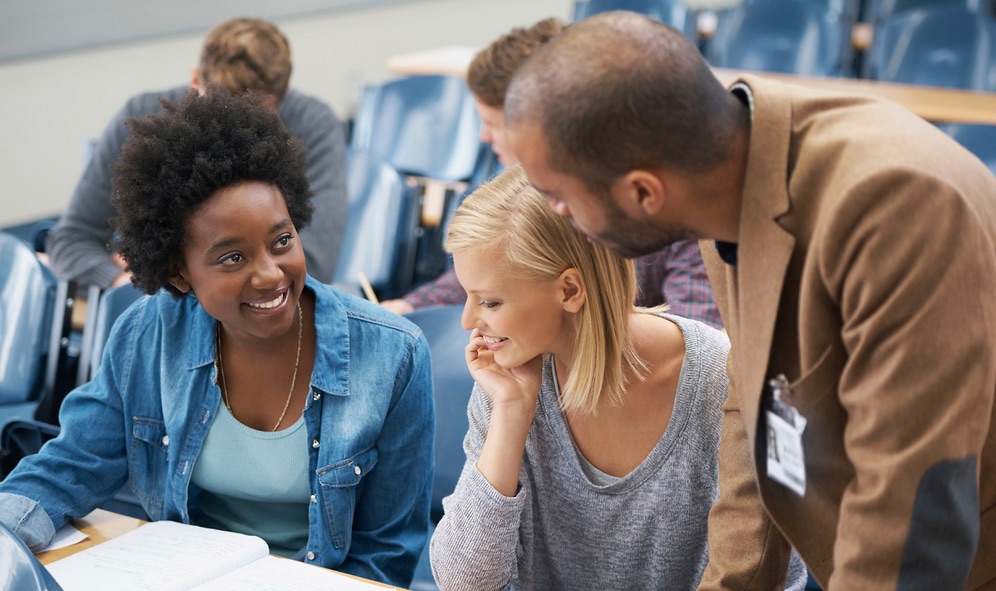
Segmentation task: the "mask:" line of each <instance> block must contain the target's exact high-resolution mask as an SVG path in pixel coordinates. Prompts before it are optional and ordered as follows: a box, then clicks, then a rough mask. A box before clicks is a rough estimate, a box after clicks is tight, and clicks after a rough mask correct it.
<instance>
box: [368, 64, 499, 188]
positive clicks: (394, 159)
mask: <svg viewBox="0 0 996 591" xmlns="http://www.w3.org/2000/svg"><path fill="white" fill-rule="evenodd" d="M480 125H481V122H480V118H479V117H478V115H477V111H476V110H475V109H474V99H473V95H472V94H471V93H470V89H469V88H467V84H466V83H465V82H464V81H463V79H462V78H458V77H456V76H407V77H403V78H399V79H396V80H392V81H389V82H385V83H383V84H380V85H373V86H368V87H366V88H365V89H364V91H363V95H362V97H361V98H360V101H359V104H358V105H357V108H356V115H355V118H354V123H353V133H352V137H351V139H350V146H351V147H352V148H353V149H354V150H359V151H366V152H371V153H374V154H379V155H380V156H382V157H383V158H385V159H386V160H387V161H388V162H389V163H390V164H391V165H392V166H394V167H395V168H397V169H398V170H399V171H401V172H402V173H403V174H406V175H415V176H420V177H426V178H431V179H437V180H443V181H466V180H468V179H469V178H470V177H471V176H472V175H473V173H474V170H475V165H476V161H477V156H478V152H479V147H480V143H481V142H480V137H479V135H478V130H479V128H480Z"/></svg>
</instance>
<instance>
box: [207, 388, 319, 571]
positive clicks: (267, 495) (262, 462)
mask: <svg viewBox="0 0 996 591" xmlns="http://www.w3.org/2000/svg"><path fill="white" fill-rule="evenodd" d="M219 408H220V410H219V412H218V416H217V418H216V419H215V421H214V424H213V425H212V426H211V430H210V431H208V434H207V438H205V440H204V447H203V448H202V449H201V454H200V456H198V458H197V461H196V462H195V463H194V472H193V474H192V476H191V478H192V481H193V483H194V484H195V485H197V486H198V487H199V488H200V489H201V492H200V493H199V494H198V496H197V500H196V502H197V504H198V506H199V507H200V509H201V511H202V513H203V515H202V517H201V518H199V519H198V522H197V524H198V525H202V526H205V527H213V528H216V529H225V530H229V531H235V532H239V533H244V534H250V535H254V536H259V537H261V538H263V539H264V540H266V543H267V544H269V545H270V552H272V553H274V554H278V555H283V556H292V555H294V554H295V553H296V552H297V551H298V550H300V549H301V548H304V547H305V546H306V545H307V543H308V508H309V507H308V505H309V502H310V499H311V490H310V486H309V483H308V432H307V429H306V428H305V426H304V417H302V418H300V419H298V420H297V422H296V423H294V424H293V425H291V426H290V427H288V428H286V429H284V430H282V431H277V432H275V433H270V432H266V431H257V430H255V429H253V428H251V427H247V426H245V425H243V424H242V423H240V422H239V421H238V420H237V419H236V418H235V417H234V416H233V415H232V413H231V411H229V410H228V408H227V407H226V406H225V405H224V404H221V405H220V407H219Z"/></svg>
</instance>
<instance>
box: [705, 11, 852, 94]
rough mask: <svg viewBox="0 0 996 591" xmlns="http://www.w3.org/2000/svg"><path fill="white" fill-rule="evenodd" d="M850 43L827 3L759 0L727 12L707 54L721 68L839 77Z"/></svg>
mask: <svg viewBox="0 0 996 591" xmlns="http://www.w3.org/2000/svg"><path fill="white" fill-rule="evenodd" d="M849 47H850V37H849V30H848V26H847V25H846V24H845V21H844V20H843V19H842V17H841V14H840V13H839V12H838V11H837V10H836V9H833V8H831V7H830V6H829V5H827V4H826V3H823V2H817V1H815V0H793V1H791V2H788V1H784V0H758V1H755V2H752V3H750V4H745V5H742V6H738V7H735V8H732V9H730V10H728V11H724V12H723V15H722V17H721V18H720V19H719V20H718V22H717V25H716V32H715V34H713V36H712V38H711V39H710V40H709V42H708V45H707V50H706V58H707V59H708V61H709V63H710V64H712V65H713V66H716V67H721V68H736V69H745V70H760V71H766V72H783V73H787V74H799V75H804V76H841V75H846V74H847V73H848V68H847V67H846V64H847V63H848V60H849Z"/></svg>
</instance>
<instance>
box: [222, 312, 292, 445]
mask: <svg viewBox="0 0 996 591" xmlns="http://www.w3.org/2000/svg"><path fill="white" fill-rule="evenodd" d="M303 335H304V313H303V312H301V303H300V302H298V304H297V356H296V357H295V358H294V376H293V377H292V378H291V385H290V392H288V393H287V401H286V402H284V410H283V412H281V413H280V418H279V419H277V424H276V425H274V426H273V428H272V429H270V431H276V430H277V428H279V427H280V423H282V422H283V421H284V417H285V416H287V409H288V408H290V402H291V398H292V397H293V396H294V384H296V383H297V368H298V366H299V365H300V364H301V340H302V336H303ZM215 341H216V343H217V345H216V347H215V349H216V353H217V355H218V373H220V374H221V384H220V385H221V398H222V400H224V401H225V406H226V407H228V412H231V413H232V416H233V417H234V416H235V413H234V412H232V405H231V404H229V403H228V382H227V381H226V380H225V363H224V361H222V355H221V323H220V322H219V323H218V330H217V332H216V333H215ZM236 420H238V419H236Z"/></svg>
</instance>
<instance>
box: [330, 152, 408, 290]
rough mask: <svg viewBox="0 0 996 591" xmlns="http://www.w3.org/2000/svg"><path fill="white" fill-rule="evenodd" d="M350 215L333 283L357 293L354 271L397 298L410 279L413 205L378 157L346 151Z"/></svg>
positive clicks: (396, 175) (400, 181) (395, 173)
mask: <svg viewBox="0 0 996 591" xmlns="http://www.w3.org/2000/svg"><path fill="white" fill-rule="evenodd" d="M347 179H348V189H349V220H348V222H347V223H346V234H345V236H343V241H342V250H341V252H340V253H339V262H338V264H337V265H336V270H335V277H334V279H333V283H334V284H336V286H338V287H340V288H342V289H343V290H344V291H346V292H349V293H353V294H354V295H358V294H359V286H360V283H359V275H360V273H363V274H365V275H366V277H367V279H368V280H369V281H370V284H371V286H372V287H373V288H374V291H375V292H377V294H378V297H380V298H382V299H387V298H393V297H399V296H401V295H403V294H404V293H405V291H407V288H408V287H409V286H410V284H411V278H412V272H413V269H414V257H415V241H416V238H417V235H416V233H417V230H418V208H417V204H416V202H415V200H414V199H412V198H411V196H410V195H409V189H408V186H407V185H406V183H405V179H404V177H402V175H401V174H400V173H399V172H398V171H397V170H396V169H395V168H394V167H393V166H391V165H390V164H388V163H387V162H386V161H385V160H384V159H383V158H381V157H379V156H377V155H375V154H370V153H367V152H362V151H357V150H353V149H350V150H349V165H348V174H347Z"/></svg>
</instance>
